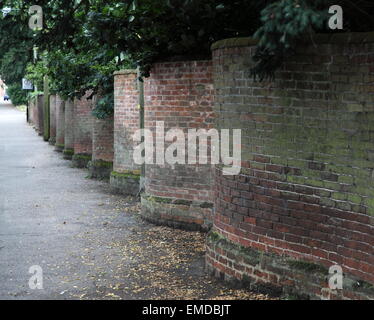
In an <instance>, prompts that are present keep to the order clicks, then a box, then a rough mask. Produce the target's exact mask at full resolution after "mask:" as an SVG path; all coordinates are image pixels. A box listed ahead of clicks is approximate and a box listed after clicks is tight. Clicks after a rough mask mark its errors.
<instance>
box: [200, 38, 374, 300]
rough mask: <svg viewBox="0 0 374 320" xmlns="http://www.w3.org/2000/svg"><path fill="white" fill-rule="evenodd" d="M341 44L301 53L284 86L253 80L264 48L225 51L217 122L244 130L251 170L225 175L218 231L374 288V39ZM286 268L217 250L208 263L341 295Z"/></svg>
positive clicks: (226, 45) (229, 45)
mask: <svg viewBox="0 0 374 320" xmlns="http://www.w3.org/2000/svg"><path fill="white" fill-rule="evenodd" d="M340 37H341V36H338V38H334V39H335V41H332V40H331V41H326V42H325V43H318V45H317V46H316V47H314V46H312V45H308V46H307V45H305V44H302V45H300V46H299V48H298V49H297V54H296V56H294V57H292V58H290V59H289V61H287V63H286V64H285V65H284V67H283V68H282V70H280V71H279V72H277V74H276V80H275V81H274V82H273V83H267V82H265V83H259V82H254V81H253V79H252V77H251V75H250V67H251V66H252V62H251V56H252V55H253V52H254V50H255V49H254V47H253V46H252V45H251V44H252V43H253V41H252V42H251V41H247V44H246V40H240V41H236V43H235V41H232V40H231V41H226V42H220V43H217V44H216V45H214V47H213V48H214V50H213V65H214V68H213V69H214V80H215V81H214V84H215V90H216V96H215V108H216V109H217V115H218V117H217V122H216V125H217V127H218V128H227V129H229V128H235V129H242V171H241V174H239V175H237V176H223V175H222V173H221V169H220V168H219V166H217V168H216V174H215V177H216V178H215V216H214V231H215V232H217V234H219V235H221V236H223V237H224V238H225V239H227V240H228V241H229V242H231V243H235V244H239V245H241V246H243V247H245V248H249V249H251V250H252V249H253V250H259V251H260V252H265V253H266V254H275V255H276V256H278V257H289V258H295V259H297V260H302V261H307V262H310V263H316V264H318V265H323V266H325V267H330V266H331V265H333V264H338V265H341V266H342V267H343V270H344V272H345V273H346V275H347V277H354V278H356V279H359V280H360V281H364V282H367V283H369V284H371V285H373V284H374V202H373V195H374V184H373V170H374V165H373V152H372V150H374V140H373V136H372V135H373V132H372V129H371V128H372V127H373V126H374V112H373V111H374V87H373V83H374V43H372V42H369V43H366V42H356V43H354V42H353V41H354V40H355V37H352V38H351V39H352V41H351V42H348V41H347V39H348V37H347V38H344V37H346V36H343V38H340ZM364 38H365V37H358V38H357V39H364ZM339 39H340V40H339ZM329 43H330V44H329ZM218 111H220V112H218ZM269 259H270V258H269ZM276 260H277V259H276V258H273V261H274V263H273V264H271V263H270V262H269V261H268V263H267V264H265V265H255V267H252V268H250V267H249V266H248V265H247V264H246V263H244V262H243V256H241V254H239V253H237V255H236V257H235V255H234V256H233V254H230V255H229V256H228V255H227V252H226V253H225V252H224V251H222V250H221V249H219V248H217V247H216V246H215V245H212V246H210V248H209V250H208V255H207V264H208V266H209V268H212V269H214V270H219V271H220V272H222V273H224V274H226V275H227V276H228V277H234V278H237V279H242V278H243V276H248V277H249V278H251V279H252V280H255V281H259V282H264V283H272V284H276V285H281V286H282V281H286V280H287V279H288V280H287V281H290V283H291V282H292V283H293V284H292V285H291V286H294V287H295V288H297V289H299V290H301V291H303V292H304V293H305V292H306V293H308V294H310V295H311V296H318V297H325V296H326V295H328V294H330V293H326V290H325V289H324V288H321V285H320V284H318V283H316V282H315V278H314V277H313V276H310V275H309V276H307V277H304V278H302V279H303V280H300V279H299V280H298V278H297V277H296V275H293V274H292V272H291V274H288V275H286V274H285V272H286V271H285V269H284V268H281V267H280V268H278V269H277V266H278V265H277V262H276ZM234 261H237V262H235V263H234ZM326 276H328V275H326ZM301 281H306V282H307V284H308V285H309V287H302V283H301ZM308 281H309V282H308ZM324 283H325V282H324ZM362 283H363V282H362ZM324 285H325V286H327V284H326V283H325V284H324ZM324 290H325V291H324ZM323 292H325V293H323ZM353 292H354V288H347V289H345V290H344V291H343V293H342V294H343V296H344V297H345V298H352V297H355V293H353ZM370 294H371V297H374V295H373V292H372V291H370V292H369V293H367V294H366V295H365V294H363V295H360V294H357V296H356V297H360V298H365V297H366V298H367V297H369V296H370ZM332 297H334V296H332Z"/></svg>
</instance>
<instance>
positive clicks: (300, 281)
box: [207, 230, 374, 300]
mask: <svg viewBox="0 0 374 320" xmlns="http://www.w3.org/2000/svg"><path fill="white" fill-rule="evenodd" d="M207 245H208V248H209V249H210V250H213V252H215V253H216V254H217V255H218V257H216V259H217V260H220V258H219V257H220V256H221V255H222V256H223V258H224V259H223V260H231V261H228V262H227V263H226V267H228V268H229V269H230V268H235V269H236V270H237V267H234V264H238V265H241V266H242V270H246V268H245V266H248V265H249V266H251V268H254V270H258V271H259V273H260V274H261V273H265V274H266V273H270V274H271V275H272V278H273V279H275V278H277V279H279V281H275V282H271V281H265V282H264V281H260V282H258V279H257V277H258V276H257V275H256V273H254V274H248V273H246V272H245V271H244V272H243V273H242V274H241V279H240V280H239V279H236V282H237V283H241V284H242V285H243V286H244V287H247V288H249V289H250V290H256V291H260V292H263V293H271V294H277V295H282V297H289V296H293V297H297V298H298V299H303V300H304V299H315V298H321V297H322V291H323V290H325V288H326V287H327V281H328V278H329V270H328V268H326V267H325V266H323V265H320V264H316V263H313V262H309V261H305V260H296V259H292V258H290V257H287V256H282V255H277V254H275V253H270V252H264V251H261V250H258V249H255V248H252V247H244V246H242V245H240V244H238V243H234V242H232V241H230V240H229V239H227V238H226V237H224V236H223V235H222V234H220V233H218V232H216V231H214V230H212V231H210V232H209V233H208V235H207ZM217 248H220V250H217ZM221 250H224V252H226V253H224V254H222V251H221ZM207 267H208V270H209V269H211V268H212V266H211V265H209V264H208V266H207ZM286 274H288V275H290V274H293V275H294V278H293V279H292V280H291V279H289V276H286V277H285V275H286ZM221 278H225V279H226V275H225V276H224V277H223V276H222V275H221ZM227 278H228V279H230V280H231V279H232V277H231V276H228V277H227ZM310 288H314V290H313V292H312V291H309V289H310ZM316 288H319V289H320V290H321V294H320V295H317V294H316V291H315V289H316ZM344 290H347V291H349V292H351V293H352V292H353V293H355V294H358V295H361V296H362V297H364V298H369V299H373V298H374V285H372V284H370V283H368V282H365V281H362V280H359V279H357V278H356V277H354V276H351V275H348V274H345V275H344ZM332 293H335V294H336V290H332ZM342 293H344V292H340V294H342Z"/></svg>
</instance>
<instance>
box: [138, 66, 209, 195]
mask: <svg viewBox="0 0 374 320" xmlns="http://www.w3.org/2000/svg"><path fill="white" fill-rule="evenodd" d="M144 95H145V106H146V107H145V128H147V129H150V130H152V132H154V135H155V126H156V121H163V122H164V125H165V133H166V131H167V130H169V129H171V128H180V129H182V130H183V131H184V133H185V135H186V136H187V133H188V129H190V128H191V129H192V128H196V129H199V128H202V129H210V128H212V127H213V118H214V116H213V84H212V65H211V61H188V62H166V63H157V64H155V65H154V67H153V68H152V70H151V76H150V78H149V79H146V81H145V87H144ZM167 146H168V143H165V147H167ZM186 154H187V152H186ZM186 161H187V157H186ZM145 183H146V185H145V186H146V192H147V193H148V194H150V195H154V196H159V197H169V198H177V199H185V200H194V201H202V202H212V199H213V195H212V189H211V166H210V165H187V164H186V165H183V164H181V165H180V164H176V165H175V168H172V167H171V166H170V165H168V164H165V165H146V181H145Z"/></svg>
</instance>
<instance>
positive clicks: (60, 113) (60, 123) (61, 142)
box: [55, 95, 65, 152]
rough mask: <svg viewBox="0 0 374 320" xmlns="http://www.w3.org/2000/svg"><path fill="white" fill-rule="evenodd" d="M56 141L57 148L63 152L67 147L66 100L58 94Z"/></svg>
mask: <svg viewBox="0 0 374 320" xmlns="http://www.w3.org/2000/svg"><path fill="white" fill-rule="evenodd" d="M55 113H56V143H55V150H56V151H58V152H62V151H63V150H64V147H65V101H64V100H62V99H61V97H60V96H59V95H56V112H55Z"/></svg>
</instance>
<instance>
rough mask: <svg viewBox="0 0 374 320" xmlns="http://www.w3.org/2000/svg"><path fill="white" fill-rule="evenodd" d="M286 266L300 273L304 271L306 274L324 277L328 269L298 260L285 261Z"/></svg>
mask: <svg viewBox="0 0 374 320" xmlns="http://www.w3.org/2000/svg"><path fill="white" fill-rule="evenodd" d="M287 264H288V265H289V266H290V267H291V268H292V269H296V270H300V271H305V272H308V273H316V272H317V273H322V274H324V275H327V274H328V269H327V268H326V267H324V266H322V265H319V264H316V263H313V262H307V261H300V260H287Z"/></svg>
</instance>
